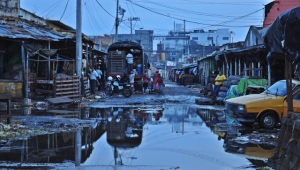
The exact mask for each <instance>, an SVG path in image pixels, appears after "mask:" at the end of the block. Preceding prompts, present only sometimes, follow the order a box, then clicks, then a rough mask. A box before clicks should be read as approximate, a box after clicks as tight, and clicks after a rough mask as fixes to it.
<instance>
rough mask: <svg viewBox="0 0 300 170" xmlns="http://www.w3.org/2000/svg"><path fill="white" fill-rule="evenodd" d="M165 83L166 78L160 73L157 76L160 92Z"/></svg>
mask: <svg viewBox="0 0 300 170" xmlns="http://www.w3.org/2000/svg"><path fill="white" fill-rule="evenodd" d="M163 84H164V80H163V78H162V77H161V75H160V74H158V78H157V85H158V91H157V92H158V93H162V88H163Z"/></svg>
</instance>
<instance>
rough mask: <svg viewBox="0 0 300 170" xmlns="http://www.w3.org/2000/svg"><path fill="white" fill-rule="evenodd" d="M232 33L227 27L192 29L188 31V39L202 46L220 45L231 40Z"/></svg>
mask: <svg viewBox="0 0 300 170" xmlns="http://www.w3.org/2000/svg"><path fill="white" fill-rule="evenodd" d="M233 38H234V33H233V32H232V31H230V30H229V29H217V30H208V31H204V30H194V32H191V33H190V40H193V41H195V42H197V44H201V45H203V46H221V45H223V44H226V43H231V42H233Z"/></svg>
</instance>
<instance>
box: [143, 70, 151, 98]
mask: <svg viewBox="0 0 300 170" xmlns="http://www.w3.org/2000/svg"><path fill="white" fill-rule="evenodd" d="M149 79H150V78H149V76H148V73H147V70H145V72H144V74H143V88H144V94H146V89H147V88H148V83H149Z"/></svg>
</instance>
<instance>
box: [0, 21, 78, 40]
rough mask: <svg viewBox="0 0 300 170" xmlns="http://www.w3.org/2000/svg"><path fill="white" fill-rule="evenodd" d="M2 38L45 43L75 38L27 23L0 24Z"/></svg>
mask: <svg viewBox="0 0 300 170" xmlns="http://www.w3.org/2000/svg"><path fill="white" fill-rule="evenodd" d="M0 37H2V38H14V39H34V40H44V41H59V40H64V39H73V38H74V37H73V36H71V35H68V34H62V33H59V32H56V31H53V30H49V29H45V28H38V27H35V26H32V25H29V24H26V23H18V24H0Z"/></svg>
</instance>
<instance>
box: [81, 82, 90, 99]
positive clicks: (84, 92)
mask: <svg viewBox="0 0 300 170" xmlns="http://www.w3.org/2000/svg"><path fill="white" fill-rule="evenodd" d="M82 95H83V96H84V97H86V98H88V97H90V96H91V89H90V87H89V84H88V78H87V77H83V78H82Z"/></svg>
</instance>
